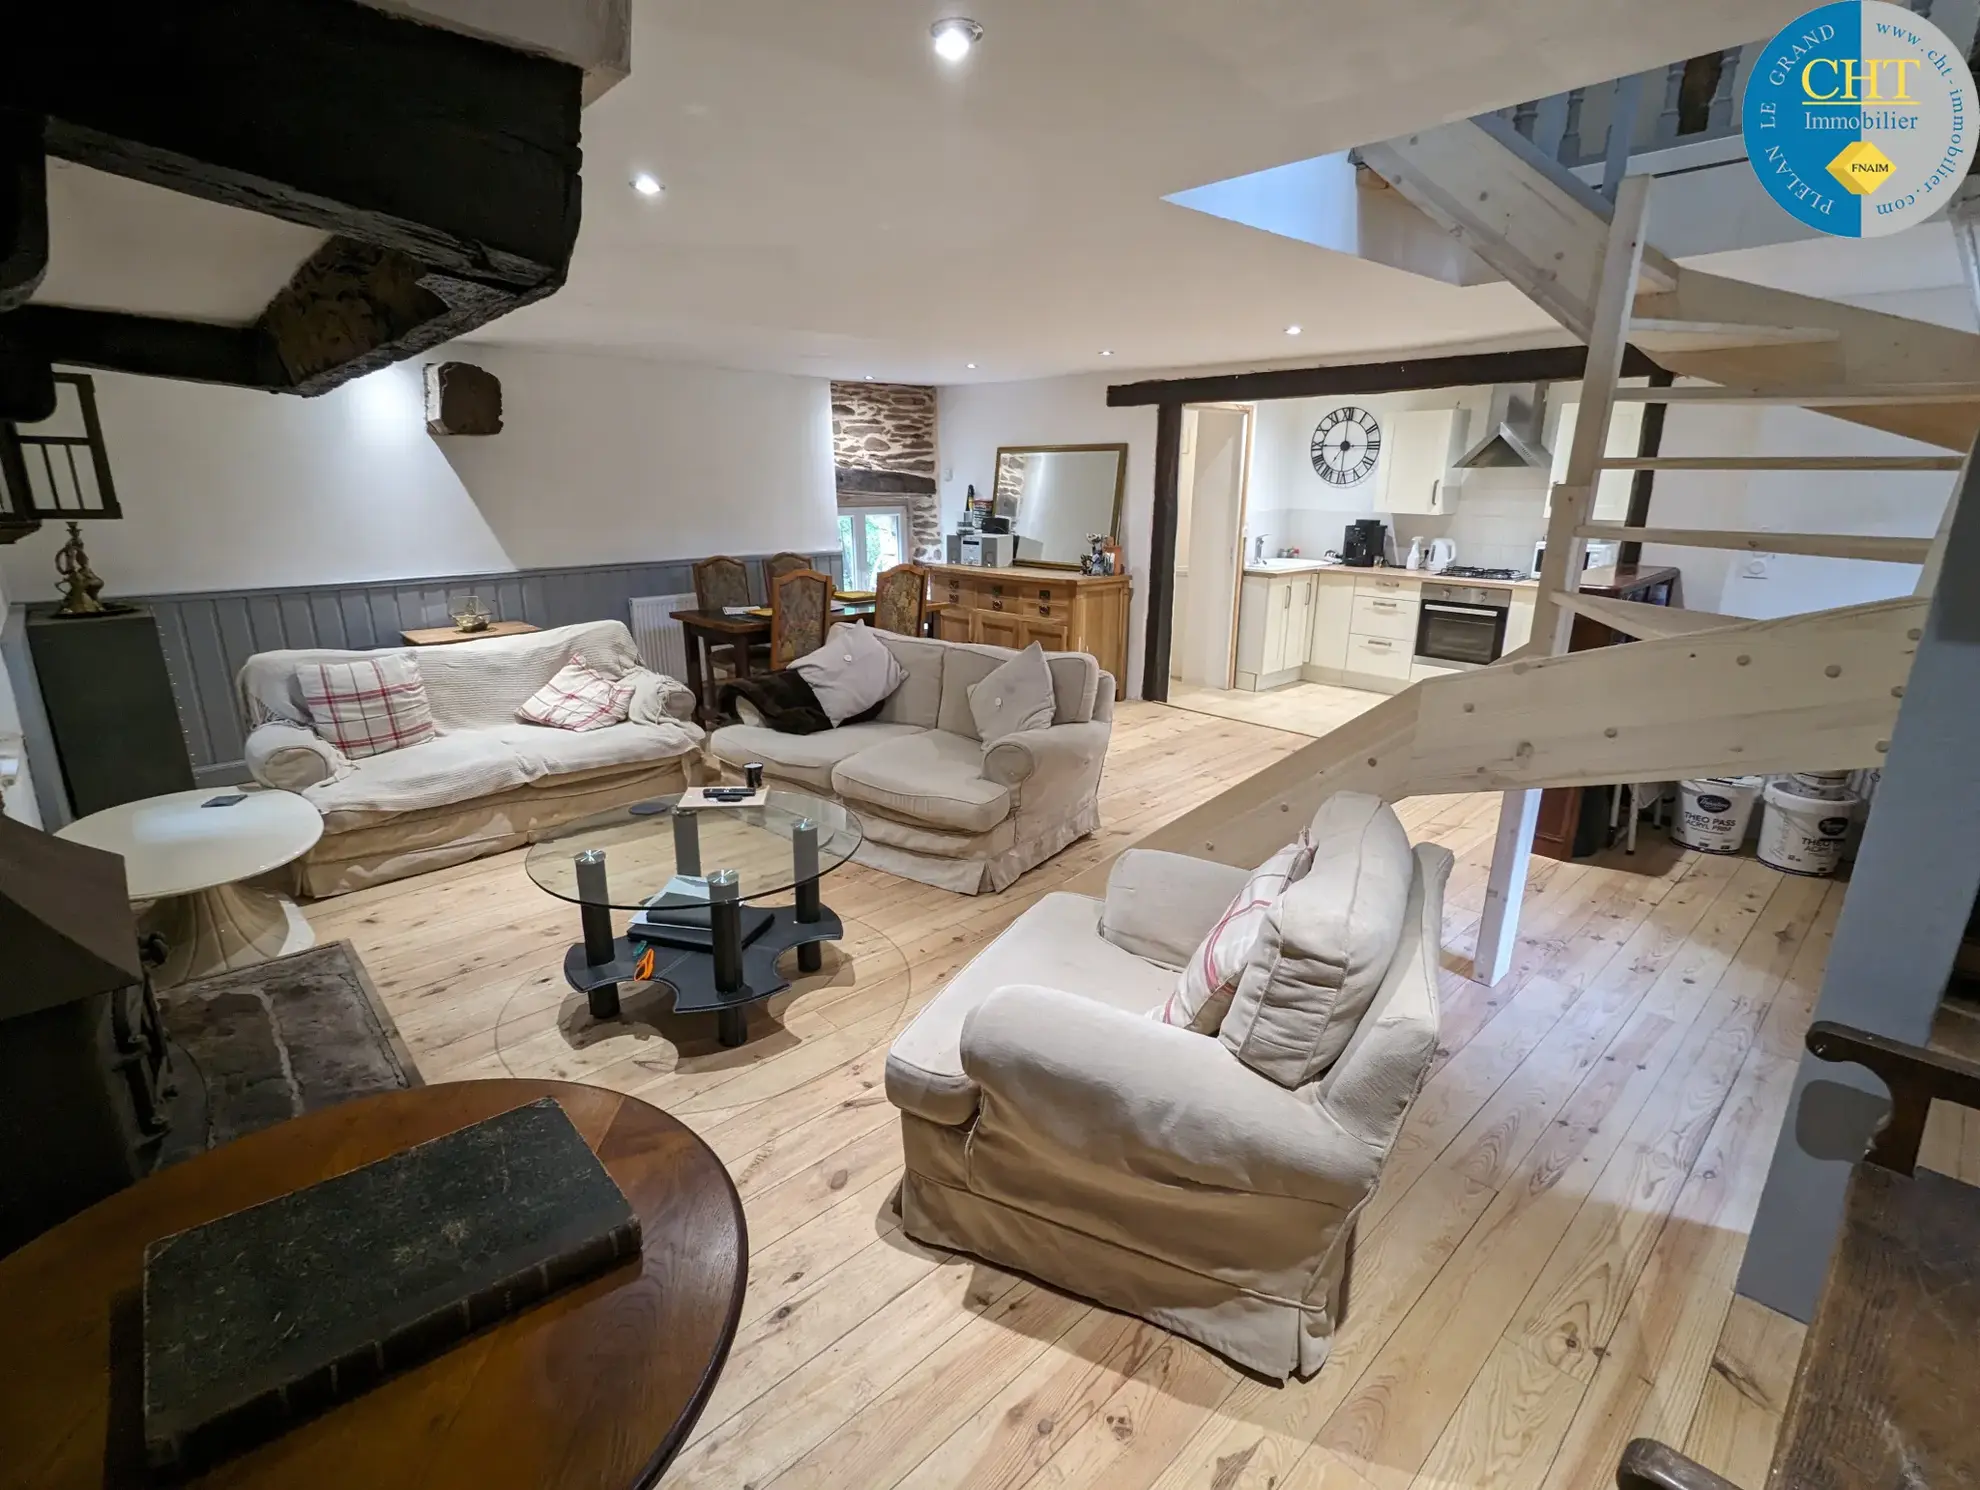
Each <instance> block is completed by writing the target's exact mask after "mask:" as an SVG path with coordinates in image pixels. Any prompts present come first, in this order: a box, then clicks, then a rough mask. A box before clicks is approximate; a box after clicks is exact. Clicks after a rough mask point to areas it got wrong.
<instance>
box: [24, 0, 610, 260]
mask: <svg viewBox="0 0 1980 1490" xmlns="http://www.w3.org/2000/svg"><path fill="white" fill-rule="evenodd" d="M21 10H22V11H23V14H21V15H19V16H15V17H11V18H10V19H9V21H8V24H7V45H6V46H5V47H4V48H0V98H5V99H7V100H8V101H9V103H10V104H12V105H13V106H15V107H18V108H25V109H31V110H37V111H39V112H41V113H43V114H46V115H47V116H48V121H49V122H48V127H47V133H46V143H47V148H48V151H49V153H50V154H52V155H58V156H61V157H63V158H64V159H68V160H74V161H79V162H81V163H82V164H84V165H88V166H94V167H96V168H98V169H99V170H105V171H111V172H114V173H115V174H117V175H120V176H130V177H134V178H136V179H138V180H141V181H149V182H151V183H152V184H153V185H155V186H163V187H168V188H170V189H171V190H173V191H180V192H185V193H187V194H189V195H192V196H198V197H205V198H207V199H208V200H211V201H216V202H224V203H226V204H228V205H229V206H235V207H245V208H247V209H249V210H251V211H255V212H262V213H267V214H268V215H270V216H273V217H282V218H287V219H288V220H290V221H292V222H299V223H304V224H307V225H308V226H311V227H318V228H323V229H325V230H327V231H329V232H332V233H341V234H344V235H346V236H349V237H353V238H358V239H361V240H363V241H364V242H367V243H376V244H379V245H380V246H382V247H386V248H396V249H398V250H399V251H400V252H402V253H407V254H410V255H412V256H413V257H415V258H418V259H420V260H422V261H423V262H425V263H429V264H433V265H437V266H440V267H443V268H446V269H448V270H450V271H452V272H454V273H456V274H463V275H467V276H469V277H472V278H486V279H492V280H495V281H498V282H503V283H509V284H515V285H524V286H526V285H535V284H538V283H540V282H541V281H542V279H543V278H544V277H545V276H546V275H549V274H561V273H562V272H563V271H564V269H565V267H566V266H567V265H568V264H569V262H570V252H571V247H572V245H573V244H574V243H575V242H576V240H577V227H578V212H579V205H580V203H579V183H578V167H579V163H580V159H581V156H580V152H579V149H578V128H579V120H578V111H579V107H580V95H581V90H582V87H583V74H582V73H581V72H580V71H579V70H578V69H577V68H575V67H572V66H570V65H569V64H568V63H563V62H557V61H553V60H551V59H549V58H546V57H539V56H534V55H531V54H528V53H524V52H514V51H510V50H509V49H507V48H505V47H500V46H496V45H495V44H493V43H492V42H486V41H479V40H476V39H475V38H473V37H467V36H460V35H456V34H455V33H453V32H451V31H442V30H439V29H438V28H436V27H432V26H422V25H419V24H417V23H415V22H412V21H408V20H404V19H401V18H399V17H396V16H390V15H386V14H384V13H383V12H380V11H376V10H373V9H371V8H370V7H368V6H365V5H359V4H356V3H354V0H172V3H171V4H169V5H161V4H158V3H156V0H96V3H93V4H89V5H32V6H25V7H21Z"/></svg>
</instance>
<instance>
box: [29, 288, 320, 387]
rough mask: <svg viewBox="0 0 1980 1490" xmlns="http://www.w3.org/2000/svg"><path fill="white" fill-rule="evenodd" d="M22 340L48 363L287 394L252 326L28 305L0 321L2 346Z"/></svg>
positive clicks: (271, 351)
mask: <svg viewBox="0 0 1980 1490" xmlns="http://www.w3.org/2000/svg"><path fill="white" fill-rule="evenodd" d="M8 337H19V338H21V339H22V340H24V341H25V342H26V343H27V344H28V345H30V346H32V347H33V348H34V349H35V350H36V351H37V352H38V353H39V354H40V355H41V357H42V359H43V360H44V361H47V362H51V363H53V362H62V363H67V364H69V365H71V366H74V367H94V368H103V369H106V370H108V371H111V372H127V373H136V374H138V375H139V376H141V377H152V378H181V379H184V380H185V381H187V382H192V383H226V384H230V385H232V386H234V387H239V388H262V389H266V390H267V391H268V392H270V393H280V392H284V391H287V390H289V388H290V384H289V381H288V378H287V375H286V374H285V373H284V372H283V370H282V363H281V359H280V358H278V357H277V356H276V355H275V347H274V343H273V342H272V341H270V339H269V337H268V335H267V333H266V332H264V331H262V330H261V329H260V328H258V327H254V326H212V325H208V324H206V323H205V322H203V321H174V320H169V319H167V318H165V317H163V316H135V315H129V314H127V313H125V312H123V311H115V310H79V309H76V308H73V307H71V306H66V305H24V306H22V307H21V308H20V309H19V310H17V311H15V312H13V313H12V314H11V315H8V316H4V317H0V344H4V342H5V340H6V339H7V338H8Z"/></svg>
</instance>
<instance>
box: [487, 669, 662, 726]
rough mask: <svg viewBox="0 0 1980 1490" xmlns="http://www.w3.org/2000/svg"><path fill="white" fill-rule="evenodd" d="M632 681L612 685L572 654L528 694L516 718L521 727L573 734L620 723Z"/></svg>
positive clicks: (626, 711) (628, 710)
mask: <svg viewBox="0 0 1980 1490" xmlns="http://www.w3.org/2000/svg"><path fill="white" fill-rule="evenodd" d="M637 686H638V685H637V683H636V682H634V681H633V680H630V679H628V680H624V681H621V682H614V681H613V680H612V679H610V678H608V677H606V676H605V675H604V674H603V673H601V672H599V671H598V669H597V668H595V667H593V666H591V664H590V663H588V662H586V661H585V660H584V653H582V652H573V653H572V654H571V660H570V661H569V662H567V663H565V664H564V666H562V667H561V668H559V669H558V670H557V675H556V676H555V677H553V678H552V679H551V680H550V681H549V682H548V683H545V684H544V685H543V686H542V687H541V688H539V689H537V690H536V692H534V693H532V694H531V695H530V696H529V697H528V698H527V699H526V700H525V701H524V702H523V706H522V707H521V708H520V709H517V710H516V718H518V719H520V720H521V721H522V722H523V723H524V724H536V725H542V726H545V727H546V728H549V729H566V730H571V731H572V732H574V733H577V734H583V733H586V732H588V731H590V730H597V729H610V728H611V727H612V726H613V725H615V724H624V723H625V722H626V716H627V715H629V714H630V713H631V712H632V701H633V692H634V690H635V688H636V687H637Z"/></svg>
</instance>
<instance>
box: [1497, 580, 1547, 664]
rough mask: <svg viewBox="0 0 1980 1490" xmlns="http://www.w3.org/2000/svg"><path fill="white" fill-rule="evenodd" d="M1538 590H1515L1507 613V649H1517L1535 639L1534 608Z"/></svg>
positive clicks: (1509, 650) (1510, 650)
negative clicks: (1510, 607)
mask: <svg viewBox="0 0 1980 1490" xmlns="http://www.w3.org/2000/svg"><path fill="white" fill-rule="evenodd" d="M1538 594H1539V592H1538V591H1537V590H1514V591H1513V597H1512V609H1511V610H1510V611H1508V612H1507V613H1506V642H1505V650H1506V651H1508V652H1512V651H1517V650H1518V649H1519V648H1521V647H1523V646H1525V645H1526V644H1527V642H1529V641H1531V640H1532V639H1533V608H1534V605H1535V603H1536V597H1537V596H1538Z"/></svg>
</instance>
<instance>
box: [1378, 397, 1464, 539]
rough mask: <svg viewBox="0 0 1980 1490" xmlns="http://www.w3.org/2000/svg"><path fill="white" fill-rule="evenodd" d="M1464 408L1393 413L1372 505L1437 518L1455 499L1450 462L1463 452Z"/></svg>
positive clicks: (1385, 510)
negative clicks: (1379, 480)
mask: <svg viewBox="0 0 1980 1490" xmlns="http://www.w3.org/2000/svg"><path fill="white" fill-rule="evenodd" d="M1469 419H1470V412H1469V411H1468V410H1465V409H1406V410H1404V411H1403V412H1401V413H1399V414H1395V415H1392V416H1391V417H1390V419H1389V427H1388V429H1387V430H1386V431H1385V432H1384V438H1383V441H1382V474H1381V484H1380V490H1379V491H1378V492H1377V494H1376V499H1375V505H1376V507H1377V508H1379V509H1380V510H1381V511H1384V512H1391V513H1396V512H1400V513H1421V514H1424V515H1426V516H1431V517H1441V516H1442V515H1443V514H1445V513H1447V512H1449V511H1450V510H1451V507H1452V506H1453V504H1454V503H1455V502H1456V499H1457V491H1456V488H1455V487H1454V486H1453V485H1452V484H1451V480H1450V473H1451V462H1452V461H1454V460H1456V459H1457V458H1458V457H1459V456H1460V455H1462V454H1463V453H1464V431H1465V426H1466V424H1467V423H1468V422H1469Z"/></svg>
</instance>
